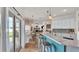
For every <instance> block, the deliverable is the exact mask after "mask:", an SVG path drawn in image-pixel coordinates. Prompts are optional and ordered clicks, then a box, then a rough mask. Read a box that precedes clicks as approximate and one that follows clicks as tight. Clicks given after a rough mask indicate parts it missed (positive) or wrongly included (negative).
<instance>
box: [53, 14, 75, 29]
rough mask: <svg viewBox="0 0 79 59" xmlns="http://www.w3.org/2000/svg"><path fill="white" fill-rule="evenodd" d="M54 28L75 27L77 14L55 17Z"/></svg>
mask: <svg viewBox="0 0 79 59" xmlns="http://www.w3.org/2000/svg"><path fill="white" fill-rule="evenodd" d="M52 28H56V29H57V28H58V29H69V28H75V15H74V14H70V15H65V16H59V17H55V18H54V19H53V20H52Z"/></svg>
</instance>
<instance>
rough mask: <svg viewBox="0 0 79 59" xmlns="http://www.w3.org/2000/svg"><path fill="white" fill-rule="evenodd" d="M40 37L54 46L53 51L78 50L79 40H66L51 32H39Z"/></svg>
mask: <svg viewBox="0 0 79 59" xmlns="http://www.w3.org/2000/svg"><path fill="white" fill-rule="evenodd" d="M41 39H43V40H46V41H47V42H49V43H50V44H51V45H53V46H54V51H55V52H79V40H75V39H74V40H67V39H64V38H62V37H57V36H53V35H52V34H49V33H47V34H41Z"/></svg>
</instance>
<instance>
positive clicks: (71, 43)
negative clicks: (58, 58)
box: [42, 33, 79, 47]
mask: <svg viewBox="0 0 79 59" xmlns="http://www.w3.org/2000/svg"><path fill="white" fill-rule="evenodd" d="M42 35H45V36H48V37H49V38H51V40H55V41H58V43H59V44H63V45H65V46H71V47H79V40H76V39H75V40H67V39H64V38H62V37H58V36H53V35H52V34H48V33H47V34H42Z"/></svg>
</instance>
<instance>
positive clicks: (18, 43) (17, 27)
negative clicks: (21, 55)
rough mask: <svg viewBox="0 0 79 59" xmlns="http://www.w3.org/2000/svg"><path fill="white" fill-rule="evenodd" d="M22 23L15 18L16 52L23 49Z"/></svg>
mask: <svg viewBox="0 0 79 59" xmlns="http://www.w3.org/2000/svg"><path fill="white" fill-rule="evenodd" d="M20 29H21V23H20V20H19V19H18V18H15V51H19V49H20V48H21V30H20Z"/></svg>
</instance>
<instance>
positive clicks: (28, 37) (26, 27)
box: [25, 25, 31, 43]
mask: <svg viewBox="0 0 79 59" xmlns="http://www.w3.org/2000/svg"><path fill="white" fill-rule="evenodd" d="M30 29H31V28H30V26H29V25H25V43H28V42H29V39H30V38H31V36H30Z"/></svg>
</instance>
